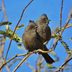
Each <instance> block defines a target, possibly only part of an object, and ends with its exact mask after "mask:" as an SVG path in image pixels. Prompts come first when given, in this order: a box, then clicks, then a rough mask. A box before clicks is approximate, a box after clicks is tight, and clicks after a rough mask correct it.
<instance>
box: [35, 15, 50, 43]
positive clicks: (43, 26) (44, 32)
mask: <svg viewBox="0 0 72 72" xmlns="http://www.w3.org/2000/svg"><path fill="white" fill-rule="evenodd" d="M49 21H50V20H49V19H48V17H47V15H46V14H42V15H41V16H40V18H39V20H37V21H36V24H37V26H38V28H37V32H38V34H39V35H40V37H41V40H42V42H43V43H44V42H48V41H49V40H50V38H51V29H50V27H49V25H48V24H49Z"/></svg>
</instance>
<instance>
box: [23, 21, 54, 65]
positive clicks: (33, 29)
mask: <svg viewBox="0 0 72 72" xmlns="http://www.w3.org/2000/svg"><path fill="white" fill-rule="evenodd" d="M22 41H23V44H24V46H25V48H26V49H27V50H28V51H29V52H30V51H34V50H37V49H42V50H48V49H47V48H46V46H45V45H43V43H42V41H41V38H40V36H39V34H38V33H37V25H36V24H35V22H34V21H30V22H29V25H28V26H27V28H26V29H25V32H24V33H23V36H22ZM39 54H41V55H42V56H43V57H44V59H45V61H46V62H47V63H50V64H52V63H53V62H54V60H53V59H52V58H51V57H50V56H49V55H48V54H47V53H41V52H40V53H39Z"/></svg>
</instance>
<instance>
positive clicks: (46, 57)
mask: <svg viewBox="0 0 72 72" xmlns="http://www.w3.org/2000/svg"><path fill="white" fill-rule="evenodd" d="M43 50H45V51H48V49H47V47H46V46H45V45H44V49H43ZM41 55H42V56H43V57H44V59H45V61H46V62H47V63H49V64H52V63H53V62H55V61H54V60H53V59H52V58H51V57H50V56H49V55H48V54H47V53H41Z"/></svg>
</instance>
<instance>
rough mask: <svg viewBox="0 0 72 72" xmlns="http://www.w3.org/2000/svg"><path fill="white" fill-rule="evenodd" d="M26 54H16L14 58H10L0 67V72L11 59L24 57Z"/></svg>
mask: <svg viewBox="0 0 72 72" xmlns="http://www.w3.org/2000/svg"><path fill="white" fill-rule="evenodd" d="M26 55H27V54H16V55H15V56H14V57H12V58H11V59H9V60H8V61H6V62H4V64H3V65H2V66H1V67H0V70H1V69H2V68H3V67H4V66H5V65H6V64H7V63H9V62H10V61H12V60H13V59H15V58H16V57H20V56H26Z"/></svg>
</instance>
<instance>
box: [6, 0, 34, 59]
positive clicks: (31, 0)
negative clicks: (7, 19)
mask: <svg viewBox="0 0 72 72" xmlns="http://www.w3.org/2000/svg"><path fill="white" fill-rule="evenodd" d="M33 1H34V0H30V2H29V3H28V4H27V5H26V6H25V7H24V9H23V11H22V13H21V16H20V19H19V20H18V22H17V25H16V27H15V29H14V32H13V35H14V33H15V31H16V29H17V27H18V25H19V24H20V21H21V20H22V17H23V14H24V12H25V11H26V9H27V8H28V6H29V5H30V4H31V3H32V2H33ZM11 43H12V39H11V40H10V43H9V46H8V50H7V52H6V57H5V59H6V58H7V55H8V52H9V50H10V46H11Z"/></svg>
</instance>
